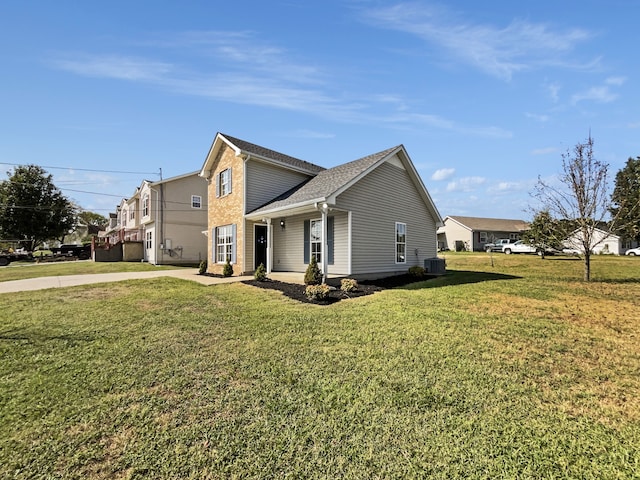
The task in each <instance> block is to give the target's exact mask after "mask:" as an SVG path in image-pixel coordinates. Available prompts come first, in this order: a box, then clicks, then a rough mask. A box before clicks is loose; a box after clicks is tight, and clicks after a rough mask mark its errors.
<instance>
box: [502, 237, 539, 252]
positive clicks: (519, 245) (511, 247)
mask: <svg viewBox="0 0 640 480" xmlns="http://www.w3.org/2000/svg"><path fill="white" fill-rule="evenodd" d="M502 253H506V254H507V255H509V254H511V253H538V249H537V248H536V247H534V246H533V245H529V244H528V243H524V242H523V241H522V240H518V241H517V242H514V243H509V244H507V245H505V246H503V247H502Z"/></svg>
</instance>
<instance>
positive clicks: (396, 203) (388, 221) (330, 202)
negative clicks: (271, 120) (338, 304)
mask: <svg viewBox="0 0 640 480" xmlns="http://www.w3.org/2000/svg"><path fill="white" fill-rule="evenodd" d="M200 175H201V176H202V177H204V178H206V179H207V181H208V182H209V198H208V202H209V218H208V234H209V246H208V256H207V258H208V260H209V262H208V271H209V272H210V273H216V274H219V273H221V272H222V269H223V266H224V264H225V262H226V261H227V260H228V261H229V262H230V263H231V264H232V266H233V270H234V274H246V273H249V272H252V271H255V269H256V268H257V267H258V266H259V265H260V264H264V265H265V267H266V269H267V273H271V272H272V271H274V272H276V271H277V272H304V271H305V270H306V268H307V266H308V264H309V262H310V259H311V258H312V257H315V259H316V261H317V262H318V264H319V265H320V266H321V270H322V271H323V272H324V274H325V275H326V274H329V273H330V274H332V275H344V276H347V275H348V276H353V277H360V278H362V277H375V276H388V275H392V274H396V273H406V271H407V269H408V268H409V267H411V266H413V265H420V266H423V265H425V260H428V259H433V258H435V257H436V255H437V251H436V229H437V228H438V226H439V225H441V224H442V220H441V217H440V214H439V213H438V210H437V209H436V207H435V205H434V203H433V201H432V199H431V196H430V195H429V193H428V192H427V189H426V188H425V186H424V184H423V183H422V180H421V179H420V177H419V175H418V173H417V172H416V169H415V167H414V165H413V163H412V162H411V159H410V158H409V155H408V154H407V152H406V150H405V148H404V147H403V146H402V145H399V146H396V147H393V148H389V149H388V150H384V151H382V152H379V153H376V154H373V155H368V156H366V157H363V158H361V159H359V160H355V161H352V162H349V163H345V164H342V165H338V166H336V167H333V168H329V169H325V168H323V167H320V166H318V165H314V164H312V163H309V162H306V161H304V160H300V159H297V158H294V157H290V156H288V155H285V154H282V153H279V152H276V151H273V150H270V149H267V148H264V147H260V146H258V145H254V144H252V143H249V142H246V141H243V140H240V139H237V138H234V137H231V136H229V135H223V134H221V133H218V134H217V135H216V137H215V139H214V141H213V143H212V145H211V148H210V150H209V153H208V154H207V157H206V159H205V161H204V164H203V167H202V170H201V172H200ZM427 263H428V262H427Z"/></svg>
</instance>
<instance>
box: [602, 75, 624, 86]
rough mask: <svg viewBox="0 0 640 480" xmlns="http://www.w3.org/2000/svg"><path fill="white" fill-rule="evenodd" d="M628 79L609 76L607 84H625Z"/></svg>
mask: <svg viewBox="0 0 640 480" xmlns="http://www.w3.org/2000/svg"><path fill="white" fill-rule="evenodd" d="M626 81H627V77H609V78H607V79H606V80H605V83H606V84H607V85H615V86H617V87H619V86H621V85H624V84H625V82H626Z"/></svg>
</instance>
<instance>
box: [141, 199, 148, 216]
mask: <svg viewBox="0 0 640 480" xmlns="http://www.w3.org/2000/svg"><path fill="white" fill-rule="evenodd" d="M142 216H143V217H148V216H149V194H148V193H145V194H144V196H143V197H142Z"/></svg>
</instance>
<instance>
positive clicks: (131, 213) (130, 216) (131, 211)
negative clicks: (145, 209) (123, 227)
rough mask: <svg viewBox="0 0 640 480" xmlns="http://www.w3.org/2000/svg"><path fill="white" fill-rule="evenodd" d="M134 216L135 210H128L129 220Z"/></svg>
mask: <svg viewBox="0 0 640 480" xmlns="http://www.w3.org/2000/svg"><path fill="white" fill-rule="evenodd" d="M135 218H136V211H135V210H134V209H133V208H132V209H131V210H129V220H133V219H135Z"/></svg>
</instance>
